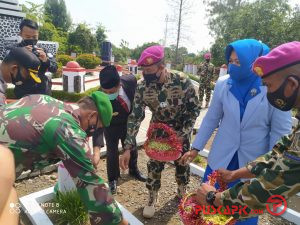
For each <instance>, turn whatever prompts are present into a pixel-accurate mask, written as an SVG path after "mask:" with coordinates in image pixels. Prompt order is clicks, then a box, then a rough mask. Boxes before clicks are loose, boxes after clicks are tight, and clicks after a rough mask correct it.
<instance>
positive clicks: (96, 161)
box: [92, 146, 101, 169]
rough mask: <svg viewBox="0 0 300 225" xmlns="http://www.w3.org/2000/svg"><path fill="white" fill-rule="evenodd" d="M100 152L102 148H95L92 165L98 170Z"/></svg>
mask: <svg viewBox="0 0 300 225" xmlns="http://www.w3.org/2000/svg"><path fill="white" fill-rule="evenodd" d="M100 150H101V148H100V147H97V146H96V147H94V149H93V151H94V154H93V160H92V163H93V165H94V167H95V168H96V169H97V168H98V164H99V162H100Z"/></svg>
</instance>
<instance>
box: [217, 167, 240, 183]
mask: <svg viewBox="0 0 300 225" xmlns="http://www.w3.org/2000/svg"><path fill="white" fill-rule="evenodd" d="M218 172H219V175H220V177H219V179H220V180H222V181H223V182H225V183H230V182H232V181H235V180H236V179H238V178H236V173H235V170H233V171H230V170H225V169H218Z"/></svg>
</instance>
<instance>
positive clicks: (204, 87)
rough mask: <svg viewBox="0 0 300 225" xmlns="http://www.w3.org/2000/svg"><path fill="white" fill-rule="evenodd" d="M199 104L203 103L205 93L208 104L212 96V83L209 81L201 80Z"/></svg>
mask: <svg viewBox="0 0 300 225" xmlns="http://www.w3.org/2000/svg"><path fill="white" fill-rule="evenodd" d="M198 93H199V102H202V101H203V97H204V93H205V95H206V97H205V101H206V102H207V103H208V102H209V101H210V96H211V82H210V81H207V80H200V82H199V90H198Z"/></svg>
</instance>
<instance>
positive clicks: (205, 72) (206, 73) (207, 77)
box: [198, 52, 215, 108]
mask: <svg viewBox="0 0 300 225" xmlns="http://www.w3.org/2000/svg"><path fill="white" fill-rule="evenodd" d="M204 59H205V62H203V63H201V64H200V66H199V69H198V75H199V105H200V107H202V101H203V97H204V92H205V95H206V98H205V102H206V103H205V107H206V108H207V107H208V104H209V100H210V95H211V90H212V86H211V85H212V81H213V80H214V72H215V67H214V65H213V64H212V63H211V62H210V59H211V54H210V53H209V52H208V53H205V54H204Z"/></svg>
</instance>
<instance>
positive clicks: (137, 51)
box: [131, 42, 159, 59]
mask: <svg viewBox="0 0 300 225" xmlns="http://www.w3.org/2000/svg"><path fill="white" fill-rule="evenodd" d="M152 45H159V44H158V43H156V42H147V43H145V44H143V45H142V46H137V47H136V48H135V49H133V51H132V52H131V58H133V59H139V58H140V56H141V54H142V51H144V50H145V49H146V48H148V47H150V46H152Z"/></svg>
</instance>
